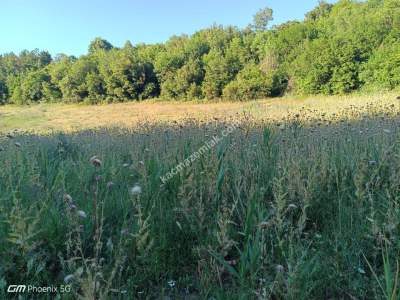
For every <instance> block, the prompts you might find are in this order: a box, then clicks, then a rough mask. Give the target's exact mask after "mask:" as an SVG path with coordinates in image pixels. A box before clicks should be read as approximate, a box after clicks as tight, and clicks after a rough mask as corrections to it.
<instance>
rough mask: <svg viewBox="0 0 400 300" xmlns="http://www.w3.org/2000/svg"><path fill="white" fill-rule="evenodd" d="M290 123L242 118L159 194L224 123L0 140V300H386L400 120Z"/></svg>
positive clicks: (392, 265) (395, 232) (391, 293)
mask: <svg viewBox="0 0 400 300" xmlns="http://www.w3.org/2000/svg"><path fill="white" fill-rule="evenodd" d="M303 114H304V115H306V114H307V112H303ZM302 117H303V116H292V118H289V117H288V118H287V121H286V122H284V123H283V124H279V125H276V124H274V123H269V122H265V123H262V122H259V121H255V120H254V119H252V118H251V116H248V115H244V116H242V117H240V118H238V121H240V122H241V124H242V125H241V126H240V127H238V128H237V129H235V130H234V131H233V132H232V134H230V135H228V136H226V137H224V138H223V139H222V140H221V142H220V143H219V144H218V145H216V146H215V148H213V149H211V150H210V151H207V152H206V153H205V154H204V155H203V156H201V157H199V158H198V159H197V160H196V161H194V162H193V164H192V165H191V166H189V167H187V168H184V169H183V170H182V172H180V173H178V174H177V175H176V176H174V177H173V178H172V179H170V180H169V181H168V182H167V183H165V184H162V182H161V180H160V176H164V175H165V174H166V173H167V172H168V171H170V170H171V168H173V167H175V166H176V165H177V164H179V163H180V162H182V161H184V160H185V158H187V157H188V156H190V155H191V154H192V153H193V152H195V151H198V150H199V148H200V147H202V146H203V145H204V143H205V142H206V141H209V140H210V139H211V137H212V136H213V135H218V136H221V134H222V132H223V130H224V129H225V128H226V126H228V125H229V124H230V122H231V121H232V120H228V119H225V120H219V121H218V122H209V123H199V122H196V121H194V120H192V121H187V122H186V123H185V124H184V126H182V125H180V126H179V125H177V124H175V125H174V124H170V123H167V124H164V125H154V124H150V123H147V122H144V123H142V124H140V126H138V127H137V128H134V129H118V128H108V129H99V130H87V131H81V132H78V133H72V134H53V135H49V136H38V135H27V134H26V135H19V136H15V137H14V138H11V139H10V138H6V137H3V138H1V142H0V146H1V149H2V151H0V262H1V264H0V298H7V297H10V294H7V293H6V292H5V290H6V288H7V286H8V285H9V284H22V283H23V284H27V285H28V284H36V285H57V286H59V285H62V284H65V283H64V280H65V278H68V279H69V282H70V284H71V285H72V292H71V293H69V294H63V295H59V297H60V298H62V299H77V298H79V297H81V298H84V299H382V298H385V297H386V298H387V299H393V300H394V299H398V295H399V292H398V284H397V281H396V280H397V279H396V278H397V275H396V274H398V269H397V267H396V265H397V264H398V262H399V250H400V243H399V241H400V240H399V233H400V232H399V231H400V207H399V205H400V147H399V133H400V131H399V129H398V128H399V125H400V120H399V118H398V116H397V115H396V113H395V112H394V111H393V112H390V111H379V110H376V111H373V110H372V109H371V110H370V111H369V116H366V115H365V114H364V113H358V112H357V111H356V110H354V109H349V110H348V112H347V114H343V115H342V116H341V117H340V119H337V120H335V122H334V123H331V120H326V119H324V117H319V118H320V119H321V121H320V124H319V125H317V123H312V124H310V123H307V122H305V121H300V119H302ZM283 125H284V126H283ZM16 143H17V144H16ZM93 156H97V158H98V159H99V160H100V161H101V166H95V165H94V164H93V160H92V162H91V161H90V158H91V157H93ZM135 185H139V186H140V187H141V193H137V194H131V193H130V189H131V188H132V187H134V186H135ZM68 195H69V196H68ZM79 214H80V215H83V214H85V215H86V218H83V217H80V216H79ZM69 275H72V276H69ZM396 290H397V292H396ZM21 297H22V299H31V298H32V297H33V295H29V294H21ZM24 297H25V298H24ZM42 297H44V298H45V297H47V298H48V299H51V298H53V297H54V295H53V296H52V295H46V296H43V295H42ZM165 297H170V298H165Z"/></svg>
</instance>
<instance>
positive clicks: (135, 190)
mask: <svg viewBox="0 0 400 300" xmlns="http://www.w3.org/2000/svg"><path fill="white" fill-rule="evenodd" d="M129 192H130V194H131V195H132V196H136V195H140V194H141V193H142V188H141V187H140V185H138V184H136V185H135V186H134V187H132V188H131V189H130V190H129Z"/></svg>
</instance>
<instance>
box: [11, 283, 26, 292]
mask: <svg viewBox="0 0 400 300" xmlns="http://www.w3.org/2000/svg"><path fill="white" fill-rule="evenodd" d="M25 290H26V285H14V284H11V285H9V286H8V289H7V292H8V293H25Z"/></svg>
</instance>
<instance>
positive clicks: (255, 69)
mask: <svg viewBox="0 0 400 300" xmlns="http://www.w3.org/2000/svg"><path fill="white" fill-rule="evenodd" d="M272 88H273V81H272V77H271V76H267V75H266V74H265V73H263V72H262V71H261V70H260V67H259V66H258V65H256V64H250V65H247V66H246V67H245V68H244V69H243V70H242V71H240V73H239V74H238V76H237V77H236V79H235V80H234V81H231V82H230V83H229V84H228V85H227V86H226V87H225V88H224V92H223V95H224V98H226V99H229V100H248V99H257V98H265V97H268V96H270V95H271V91H272Z"/></svg>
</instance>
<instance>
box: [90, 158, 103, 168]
mask: <svg viewBox="0 0 400 300" xmlns="http://www.w3.org/2000/svg"><path fill="white" fill-rule="evenodd" d="M90 163H91V164H92V165H93V166H95V167H101V164H102V162H101V160H100V159H98V158H97V156H93V157H91V158H90Z"/></svg>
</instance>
